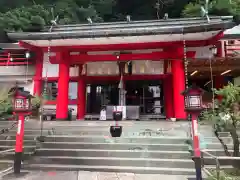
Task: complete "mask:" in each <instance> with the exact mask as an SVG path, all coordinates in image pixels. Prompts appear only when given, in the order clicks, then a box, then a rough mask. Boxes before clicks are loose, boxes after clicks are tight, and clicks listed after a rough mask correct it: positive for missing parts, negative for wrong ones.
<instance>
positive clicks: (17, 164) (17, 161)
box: [14, 114, 25, 174]
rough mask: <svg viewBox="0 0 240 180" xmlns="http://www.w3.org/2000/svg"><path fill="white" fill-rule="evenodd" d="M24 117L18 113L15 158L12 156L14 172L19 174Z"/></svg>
mask: <svg viewBox="0 0 240 180" xmlns="http://www.w3.org/2000/svg"><path fill="white" fill-rule="evenodd" d="M24 119H25V116H24V115H23V114H19V115H18V129H17V133H16V144H15V158H14V173H15V174H20V170H21V164H22V156H23V154H22V153H23V141H24Z"/></svg>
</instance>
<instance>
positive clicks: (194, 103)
mask: <svg viewBox="0 0 240 180" xmlns="http://www.w3.org/2000/svg"><path fill="white" fill-rule="evenodd" d="M203 92H204V91H203V90H202V89H201V88H198V87H197V86H195V85H193V86H191V87H189V88H188V89H186V90H185V91H184V92H183V93H182V94H183V95H184V100H185V111H187V112H196V111H202V110H203V103H202V95H203Z"/></svg>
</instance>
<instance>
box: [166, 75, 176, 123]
mask: <svg viewBox="0 0 240 180" xmlns="http://www.w3.org/2000/svg"><path fill="white" fill-rule="evenodd" d="M163 94H164V106H165V115H166V119H170V118H173V117H174V112H173V86H172V76H171V75H169V76H167V77H166V78H165V79H164V80H163Z"/></svg>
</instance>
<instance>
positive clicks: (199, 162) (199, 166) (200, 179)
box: [192, 157, 203, 180]
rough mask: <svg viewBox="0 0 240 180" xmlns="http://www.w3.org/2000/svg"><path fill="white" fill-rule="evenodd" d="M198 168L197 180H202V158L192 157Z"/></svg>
mask: <svg viewBox="0 0 240 180" xmlns="http://www.w3.org/2000/svg"><path fill="white" fill-rule="evenodd" d="M192 159H193V161H194V164H195V169H196V180H202V179H203V178H202V160H201V157H193V158H192Z"/></svg>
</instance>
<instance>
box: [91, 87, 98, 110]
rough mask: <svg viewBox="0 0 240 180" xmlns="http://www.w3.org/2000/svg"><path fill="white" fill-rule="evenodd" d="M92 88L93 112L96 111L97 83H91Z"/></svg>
mask: <svg viewBox="0 0 240 180" xmlns="http://www.w3.org/2000/svg"><path fill="white" fill-rule="evenodd" d="M90 87H91V89H90V112H91V113H93V114H94V113H96V106H95V102H96V99H97V85H96V84H91V86H90Z"/></svg>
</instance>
